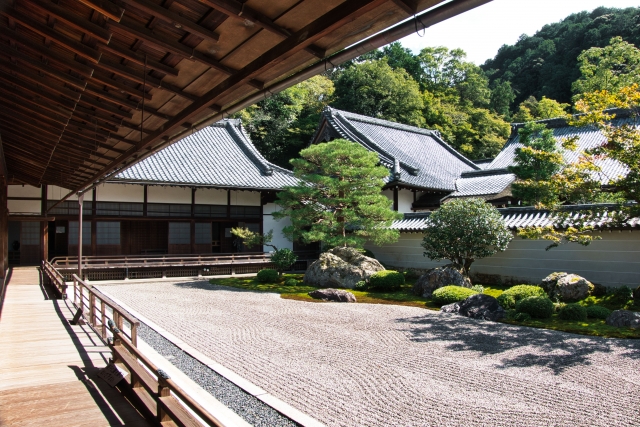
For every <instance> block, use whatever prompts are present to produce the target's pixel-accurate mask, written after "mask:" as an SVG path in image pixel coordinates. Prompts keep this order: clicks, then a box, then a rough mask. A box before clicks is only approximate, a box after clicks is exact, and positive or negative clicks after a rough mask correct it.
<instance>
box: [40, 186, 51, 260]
mask: <svg viewBox="0 0 640 427" xmlns="http://www.w3.org/2000/svg"><path fill="white" fill-rule="evenodd" d="M40 211H41V214H42V216H44V217H46V216H47V186H46V185H44V184H43V185H42V199H41V203H40ZM40 259H42V260H43V261H48V260H49V223H48V222H47V220H46V219H45V220H43V221H42V222H41V223H40Z"/></svg>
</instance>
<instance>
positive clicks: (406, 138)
mask: <svg viewBox="0 0 640 427" xmlns="http://www.w3.org/2000/svg"><path fill="white" fill-rule="evenodd" d="M323 116H324V118H325V119H326V120H327V122H328V124H329V125H330V126H331V127H332V130H333V134H334V135H336V134H337V135H339V136H340V137H342V138H345V139H349V140H351V141H354V142H358V143H360V144H362V145H363V146H364V147H366V148H368V149H369V150H371V151H374V152H376V153H378V156H379V157H380V161H381V163H382V164H384V165H385V166H387V167H388V168H389V169H390V172H391V173H390V177H389V179H388V182H397V183H399V184H404V185H407V186H411V187H417V188H424V189H437V190H446V191H453V190H455V180H456V178H458V177H459V176H460V174H461V173H462V172H466V171H473V170H478V169H480V168H479V167H478V166H476V165H475V164H474V163H473V162H472V161H470V160H469V159H467V158H466V157H464V156H463V155H462V154H460V153H458V152H457V151H456V150H454V149H453V148H452V147H450V146H449V145H448V144H447V143H446V142H444V141H443V140H442V139H441V138H440V135H439V133H438V132H436V131H432V130H427V129H421V128H417V127H414V126H407V125H403V124H399V123H394V122H390V121H387V120H380V119H374V118H371V117H367V116H362V115H360V114H354V113H349V112H347V111H341V110H336V109H333V108H329V107H327V108H326V109H325V110H324V111H323ZM396 172H399V174H396ZM393 175H395V177H394V176H393ZM398 175H399V176H398Z"/></svg>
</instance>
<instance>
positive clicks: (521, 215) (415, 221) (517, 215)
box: [390, 205, 640, 232]
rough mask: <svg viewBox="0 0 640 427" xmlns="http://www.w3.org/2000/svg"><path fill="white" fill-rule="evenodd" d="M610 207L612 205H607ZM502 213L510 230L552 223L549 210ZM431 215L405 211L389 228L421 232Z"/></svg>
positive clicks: (639, 224)
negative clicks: (402, 216)
mask: <svg viewBox="0 0 640 427" xmlns="http://www.w3.org/2000/svg"><path fill="white" fill-rule="evenodd" d="M594 206H595V205H585V206H572V207H571V211H572V212H573V214H572V215H571V218H578V217H579V216H580V215H582V214H583V213H582V212H581V211H584V210H585V209H593V208H594ZM608 207H612V206H608ZM498 211H499V212H500V213H501V214H502V219H503V220H504V222H505V223H506V225H507V227H509V228H510V229H512V230H516V229H518V228H523V227H532V226H533V227H544V226H548V225H554V221H553V216H552V214H551V213H549V211H542V210H536V209H534V208H530V207H526V208H503V209H498ZM429 215H431V212H420V213H406V214H404V218H403V219H400V220H396V221H394V222H393V223H392V224H391V226H390V228H392V229H394V230H399V231H404V232H421V231H424V229H425V228H426V227H427V226H426V223H425V220H426V219H427V218H428V217H429ZM610 221H611V220H610V218H609V215H608V214H607V213H606V212H605V213H604V214H603V215H602V216H601V217H600V218H599V219H598V220H597V221H594V222H592V223H591V224H587V225H591V226H593V227H595V228H596V229H602V228H607V227H608V223H609V222H610ZM624 227H625V228H629V229H631V228H634V229H635V228H640V218H631V219H629V220H628V221H627V222H626V223H625V224H624Z"/></svg>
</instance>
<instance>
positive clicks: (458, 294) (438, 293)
mask: <svg viewBox="0 0 640 427" xmlns="http://www.w3.org/2000/svg"><path fill="white" fill-rule="evenodd" d="M477 293H478V292H477V291H474V290H473V289H469V288H464V287H462V286H455V285H449V286H443V287H441V288H438V289H436V290H435V291H433V295H432V296H431V299H432V300H433V302H435V303H436V304H440V305H445V304H452V303H454V302H458V301H462V300H465V299H467V298H469V297H470V296H471V295H475V294H477Z"/></svg>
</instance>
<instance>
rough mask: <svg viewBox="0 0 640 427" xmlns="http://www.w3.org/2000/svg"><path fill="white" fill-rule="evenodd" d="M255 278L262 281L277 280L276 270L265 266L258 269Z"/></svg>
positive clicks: (271, 281) (272, 281) (273, 281)
mask: <svg viewBox="0 0 640 427" xmlns="http://www.w3.org/2000/svg"><path fill="white" fill-rule="evenodd" d="M256 279H257V280H258V282H262V283H275V282H277V281H278V272H277V271H276V270H273V269H271V268H265V269H263V270H260V271H258V274H257V275H256Z"/></svg>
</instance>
